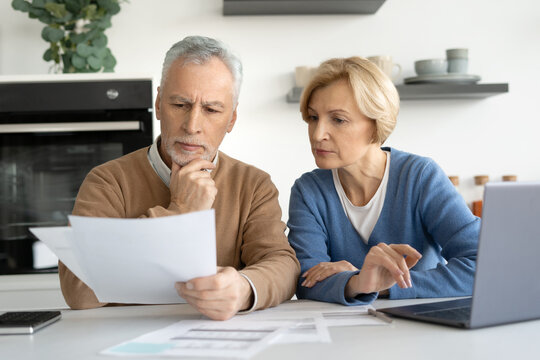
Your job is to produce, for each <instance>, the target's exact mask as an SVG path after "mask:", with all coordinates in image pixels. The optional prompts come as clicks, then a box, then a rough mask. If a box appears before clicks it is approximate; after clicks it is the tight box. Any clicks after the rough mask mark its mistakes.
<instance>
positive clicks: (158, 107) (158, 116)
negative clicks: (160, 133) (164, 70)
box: [154, 86, 161, 120]
mask: <svg viewBox="0 0 540 360" xmlns="http://www.w3.org/2000/svg"><path fill="white" fill-rule="evenodd" d="M160 90H161V89H160V87H159V86H158V88H157V95H156V103H155V104H154V108H155V109H156V119H158V120H161V93H160Z"/></svg>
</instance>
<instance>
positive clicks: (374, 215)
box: [332, 151, 390, 244]
mask: <svg viewBox="0 0 540 360" xmlns="http://www.w3.org/2000/svg"><path fill="white" fill-rule="evenodd" d="M385 152H386V167H385V168H384V175H383V178H382V181H381V184H380V185H379V188H378V189H377V191H376V192H375V195H373V197H372V198H371V200H369V202H368V203H367V204H366V205H364V206H355V205H353V203H351V201H350V200H349V198H348V197H347V194H345V190H343V186H341V182H340V181H339V175H338V171H337V169H332V177H333V178H334V186H335V187H336V191H337V193H338V196H339V200H340V201H341V205H342V206H343V210H344V211H345V214H346V215H347V217H348V218H349V220H350V221H351V223H352V225H353V227H354V228H355V229H356V231H357V232H358V234H360V236H361V237H362V240H363V241H364V243H366V244H367V243H368V240H369V237H370V236H371V232H372V231H373V228H375V224H377V220H379V216H380V215H381V211H382V208H383V205H384V199H385V197H386V186H387V185H388V169H389V168H390V152H389V151H385Z"/></svg>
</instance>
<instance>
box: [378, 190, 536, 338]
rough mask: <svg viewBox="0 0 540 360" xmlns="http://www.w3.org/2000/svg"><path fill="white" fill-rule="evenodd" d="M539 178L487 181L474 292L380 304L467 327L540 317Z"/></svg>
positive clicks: (399, 312) (405, 313) (413, 315)
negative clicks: (450, 297) (453, 297)
mask: <svg viewBox="0 0 540 360" xmlns="http://www.w3.org/2000/svg"><path fill="white" fill-rule="evenodd" d="M539 273H540V183H519V182H518V183H488V184H486V188H485V193H484V207H483V214H482V229H481V231H480V239H479V242H478V257H477V262H476V274H475V279H474V290H473V296H472V298H464V299H458V300H451V301H443V302H435V303H426V304H419V305H411V306H399V307H394V308H386V309H378V311H381V312H384V313H387V314H391V315H394V316H398V317H403V318H408V319H413V320H420V321H427V322H434V323H439V324H444V325H451V326H457V327H464V328H469V329H474V328H480V327H485V326H493V325H499V324H506V323H512V322H518V321H524V320H532V319H539V318H540V281H539V280H538V274H539Z"/></svg>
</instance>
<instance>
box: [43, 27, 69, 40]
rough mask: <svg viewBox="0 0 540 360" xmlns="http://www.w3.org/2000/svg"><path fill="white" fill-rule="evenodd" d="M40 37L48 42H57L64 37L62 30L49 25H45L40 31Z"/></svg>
mask: <svg viewBox="0 0 540 360" xmlns="http://www.w3.org/2000/svg"><path fill="white" fill-rule="evenodd" d="M41 37H42V38H43V40H45V41H48V42H53V43H54V42H58V41H60V40H61V39H63V38H64V31H63V30H61V29H55V28H53V27H50V26H45V27H44V28H43V30H42V31H41Z"/></svg>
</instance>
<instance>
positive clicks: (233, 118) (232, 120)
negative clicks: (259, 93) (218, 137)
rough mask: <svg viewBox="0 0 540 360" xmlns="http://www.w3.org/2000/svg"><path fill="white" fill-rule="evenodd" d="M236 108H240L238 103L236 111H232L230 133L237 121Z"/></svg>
mask: <svg viewBox="0 0 540 360" xmlns="http://www.w3.org/2000/svg"><path fill="white" fill-rule="evenodd" d="M236 109H238V103H237V104H236V106H235V107H234V111H233V113H232V118H231V121H230V122H229V126H227V132H228V133H230V132H231V131H232V129H233V127H234V124H235V123H236Z"/></svg>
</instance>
